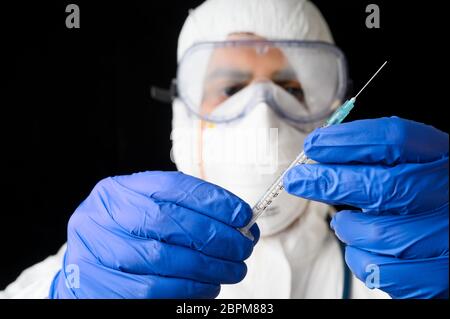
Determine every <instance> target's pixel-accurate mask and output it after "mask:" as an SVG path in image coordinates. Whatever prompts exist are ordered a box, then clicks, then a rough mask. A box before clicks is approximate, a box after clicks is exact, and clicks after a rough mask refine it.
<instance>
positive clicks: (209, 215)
mask: <svg viewBox="0 0 450 319" xmlns="http://www.w3.org/2000/svg"><path fill="white" fill-rule="evenodd" d="M251 216H252V212H251V208H250V207H249V206H248V204H246V203H245V202H244V201H242V200H241V199H239V198H238V197H236V196H235V195H233V194H231V193H230V192H228V191H226V190H224V189H223V188H220V187H218V186H216V185H213V184H210V183H207V182H205V181H203V180H200V179H197V178H194V177H192V176H188V175H185V174H183V173H180V172H144V173H137V174H133V175H129V176H117V177H111V178H106V179H104V180H102V181H101V182H100V183H98V184H97V185H96V186H95V188H94V189H93V191H92V193H91V194H90V195H89V197H88V198H87V199H86V200H85V201H84V202H83V203H82V204H81V205H80V206H79V207H78V208H77V210H76V211H75V213H74V214H73V215H72V217H71V218H70V221H69V225H68V241H67V251H66V254H65V258H64V262H63V266H62V270H61V271H60V272H59V273H58V274H57V275H56V276H55V278H54V280H53V283H52V286H51V288H50V295H49V296H50V298H214V297H216V296H217V295H218V293H219V291H220V284H232V283H237V282H239V281H241V280H242V279H243V278H244V276H245V274H246V271H247V268H246V265H245V263H244V262H243V261H244V260H245V259H246V258H248V257H249V256H250V254H251V252H252V249H253V245H254V243H253V242H252V241H250V240H249V239H247V238H246V237H245V236H243V235H242V234H241V233H240V232H239V231H238V230H237V229H236V228H239V227H243V226H245V225H246V224H247V223H248V222H249V220H250V218H251ZM251 231H252V233H253V235H254V236H255V238H256V239H258V237H259V230H258V228H257V227H252V229H251ZM78 273H79V278H77V275H78Z"/></svg>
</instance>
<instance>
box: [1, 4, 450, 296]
mask: <svg viewBox="0 0 450 319" xmlns="http://www.w3.org/2000/svg"><path fill="white" fill-rule="evenodd" d="M314 2H315V3H316V4H317V5H318V7H319V8H320V9H321V11H322V13H323V15H324V16H325V18H326V19H327V20H328V23H329V25H330V28H331V30H332V32H333V35H334V38H335V41H336V44H337V45H338V46H339V47H340V48H341V49H342V50H343V51H344V52H345V54H346V56H347V59H348V62H349V73H350V76H351V78H352V79H353V81H354V86H355V88H359V87H361V85H362V84H363V83H364V82H365V81H366V80H367V79H368V77H369V76H370V75H371V74H372V73H373V72H374V71H375V70H376V69H377V68H378V67H379V66H380V65H381V64H382V62H384V60H389V63H388V65H387V66H386V68H385V69H384V70H383V72H382V73H381V74H380V76H379V77H378V78H377V79H376V81H374V82H373V84H372V85H371V87H370V89H369V90H367V91H366V92H365V93H364V94H363V95H361V97H360V98H359V101H358V108H357V111H355V112H354V113H353V115H352V119H357V118H368V117H381V116H391V115H398V116H401V117H405V118H410V119H413V120H417V121H421V122H426V123H429V124H431V125H434V126H435V127H437V128H440V129H441V130H444V131H447V118H448V117H447V115H446V113H444V112H446V110H447V106H446V105H445V106H444V104H443V103H444V102H442V101H441V100H440V99H439V98H438V96H439V93H445V92H446V88H444V84H440V83H444V82H448V80H444V81H443V82H441V80H440V79H441V78H442V77H443V75H446V73H445V72H444V63H443V61H445V60H444V59H447V55H448V52H446V51H445V50H443V49H442V48H439V44H440V43H442V42H444V41H447V38H448V34H446V32H444V30H445V29H447V28H446V26H445V22H444V20H443V19H442V16H443V15H444V14H446V13H445V10H444V9H443V8H440V7H438V6H436V5H433V4H432V3H431V2H429V3H426V4H424V3H422V2H420V5H416V4H414V3H412V2H411V1H387V0H386V1H380V0H371V1H363V0H359V1H357V0H346V1H332V0H316V1H314ZM69 3H76V4H78V5H79V6H80V10H81V28H80V29H67V28H66V27H65V18H66V13H65V7H66V5H67V4H69ZM199 3H201V1H191V0H190V1H187V0H180V1H170V0H166V1H156V0H147V1H121V2H112V1H61V0H60V1H48V0H47V1H33V2H31V1H29V2H23V1H22V2H16V3H15V4H13V5H11V4H10V5H4V4H2V7H1V11H0V12H1V13H0V14H1V20H2V23H3V24H4V25H3V26H2V33H3V34H4V35H3V36H2V39H1V41H2V44H1V48H2V52H3V53H6V58H3V63H2V64H4V65H5V68H4V69H3V70H6V72H2V73H3V75H4V77H6V80H7V81H6V82H7V83H6V87H4V88H6V90H5V93H4V94H2V95H1V97H0V99H1V103H0V105H1V115H0V120H1V135H0V136H1V139H2V144H1V154H2V156H1V158H2V165H1V166H2V178H1V183H2V185H3V187H2V190H1V194H2V198H1V207H2V208H1V219H0V220H1V222H0V223H1V232H0V236H1V237H0V243H1V250H0V252H1V254H0V256H1V257H0V258H1V259H0V261H1V262H0V288H3V287H4V286H6V284H7V283H9V282H11V281H12V280H14V278H15V277H16V276H17V275H18V274H19V273H20V271H21V270H23V269H24V268H26V267H28V266H30V265H32V264H33V263H36V262H38V261H40V260H42V259H43V258H45V257H46V256H48V255H49V254H53V253H55V252H56V251H57V249H58V248H59V247H60V246H61V245H62V244H63V243H64V242H65V238H66V224H67V221H68V219H69V217H70V215H71V213H72V212H73V211H74V209H75V208H76V207H77V205H78V204H79V203H80V202H81V201H82V200H83V199H84V198H85V197H86V196H87V195H88V194H89V191H90V189H91V188H92V187H93V186H94V184H95V183H96V182H97V181H98V180H99V179H101V178H103V177H106V176H109V175H117V174H128V173H131V172H135V171H143V170H173V169H175V166H174V165H173V163H171V161H170V157H169V151H170V147H171V144H170V139H169V134H170V127H171V123H170V119H171V107H170V105H165V104H161V103H158V102H155V101H152V100H151V99H150V96H149V87H150V85H151V84H155V85H159V86H166V87H167V86H168V84H169V83H170V80H171V79H172V77H173V76H174V75H175V71H176V45H177V37H178V32H179V30H180V29H181V26H182V24H183V22H184V19H185V18H186V16H187V12H188V9H189V8H192V7H195V6H196V5H198V4H199ZM369 3H376V4H378V5H379V6H380V8H381V29H367V28H366V27H365V18H366V16H367V13H365V7H366V5H367V4H369ZM445 103H446V102H445ZM419 107H422V108H424V111H418V108H419ZM425 112H427V114H425Z"/></svg>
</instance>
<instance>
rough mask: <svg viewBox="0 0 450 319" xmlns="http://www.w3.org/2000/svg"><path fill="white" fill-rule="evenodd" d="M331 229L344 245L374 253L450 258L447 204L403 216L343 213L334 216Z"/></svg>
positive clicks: (405, 256)
mask: <svg viewBox="0 0 450 319" xmlns="http://www.w3.org/2000/svg"><path fill="white" fill-rule="evenodd" d="M331 228H332V229H334V231H335V233H336V235H337V237H338V238H339V239H340V240H341V241H342V242H344V243H345V244H347V245H349V246H352V247H357V248H359V249H363V250H365V251H369V252H372V253H377V254H382V255H387V256H392V257H397V258H402V259H419V258H430V257H438V256H443V255H448V205H446V206H445V207H443V208H441V209H439V210H436V211H435V212H430V213H423V214H415V215H400V216H395V215H383V216H374V215H368V214H363V213H361V212H358V211H341V212H339V213H337V214H335V215H334V216H333V219H332V220H331Z"/></svg>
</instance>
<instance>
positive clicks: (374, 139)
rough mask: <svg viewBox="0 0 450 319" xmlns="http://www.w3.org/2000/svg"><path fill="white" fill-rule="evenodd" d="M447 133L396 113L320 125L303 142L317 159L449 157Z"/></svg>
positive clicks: (420, 160)
mask: <svg viewBox="0 0 450 319" xmlns="http://www.w3.org/2000/svg"><path fill="white" fill-rule="evenodd" d="M448 145H449V139H448V134H447V133H444V132H442V131H440V130H438V129H436V128H434V127H432V126H429V125H425V124H423V123H418V122H414V121H410V120H405V119H401V118H398V117H390V118H379V119H367V120H359V121H354V122H348V123H343V124H340V125H333V126H329V127H325V128H319V129H316V130H315V131H313V132H312V133H311V134H310V135H309V136H308V137H307V138H306V139H305V142H304V150H305V153H306V155H307V156H308V157H309V158H311V159H313V160H315V161H317V162H320V163H380V164H387V165H393V164H398V163H423V162H432V161H435V160H438V159H440V158H442V157H443V156H447V157H448Z"/></svg>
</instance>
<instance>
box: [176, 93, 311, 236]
mask: <svg viewBox="0 0 450 319" xmlns="http://www.w3.org/2000/svg"><path fill="white" fill-rule="evenodd" d="M252 90H253V88H252V86H250V87H248V88H246V89H244V90H243V91H242V92H239V93H237V94H235V95H234V96H232V97H231V98H229V99H228V100H227V101H226V102H225V103H223V104H224V105H221V106H220V107H219V108H217V110H215V111H214V112H216V111H217V112H221V110H223V108H224V107H233V104H234V103H241V101H242V99H245V96H246V95H248V94H252V93H253V92H252ZM280 90H281V89H280ZM282 91H284V90H282ZM281 94H283V93H281ZM285 94H289V93H287V92H285ZM173 111H174V115H173V132H172V139H173V156H174V159H175V163H176V165H177V167H178V169H179V170H181V171H183V172H184V173H187V174H191V175H194V176H197V177H200V178H204V179H205V180H207V181H208V182H211V183H214V184H217V185H219V186H221V187H223V188H225V189H227V190H229V191H231V192H233V193H234V194H236V195H237V196H239V197H241V198H242V199H243V200H245V201H246V202H248V203H249V204H250V206H253V205H254V204H255V203H256V202H257V200H258V199H259V198H260V197H261V196H262V195H263V194H264V192H265V191H266V190H267V189H268V187H269V186H270V185H271V184H272V183H273V181H275V179H276V178H277V177H278V176H279V175H280V174H281V173H282V172H283V171H284V169H286V168H287V167H288V166H289V164H290V163H291V162H292V160H293V159H294V158H295V157H296V155H298V153H299V152H300V151H301V149H302V147H303V141H304V138H305V135H304V134H303V133H301V132H300V131H298V130H297V129H295V128H293V127H292V126H290V125H289V124H287V123H286V122H285V121H283V120H282V119H280V118H279V117H278V116H277V115H276V114H275V113H274V111H273V110H272V108H271V107H270V106H268V105H267V104H266V103H265V102H264V101H260V102H258V103H257V104H256V105H255V106H254V107H252V108H251V110H250V111H249V112H248V114H246V116H244V117H243V118H241V119H238V120H235V121H233V122H230V123H224V124H206V125H205V124H204V125H203V126H204V128H203V130H202V129H201V121H200V120H198V119H197V118H196V117H195V116H193V115H189V114H188V112H187V109H186V107H185V106H184V105H182V103H181V102H180V101H178V100H177V101H175V102H174V105H173ZM306 205H307V201H306V200H304V199H301V198H298V197H295V196H292V195H289V194H288V193H286V192H283V193H282V194H281V195H280V196H278V197H277V198H276V199H275V200H274V201H273V204H272V205H271V207H270V208H269V209H268V210H267V211H266V212H265V213H264V214H263V215H262V216H261V217H260V218H259V219H258V222H257V223H258V226H259V228H260V230H261V235H262V236H268V235H272V234H275V233H277V232H280V231H281V230H283V229H284V228H286V227H287V226H289V225H290V224H291V223H292V222H293V221H294V220H295V219H296V218H297V217H298V216H300V214H301V213H302V212H303V211H304V210H305V208H306Z"/></svg>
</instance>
